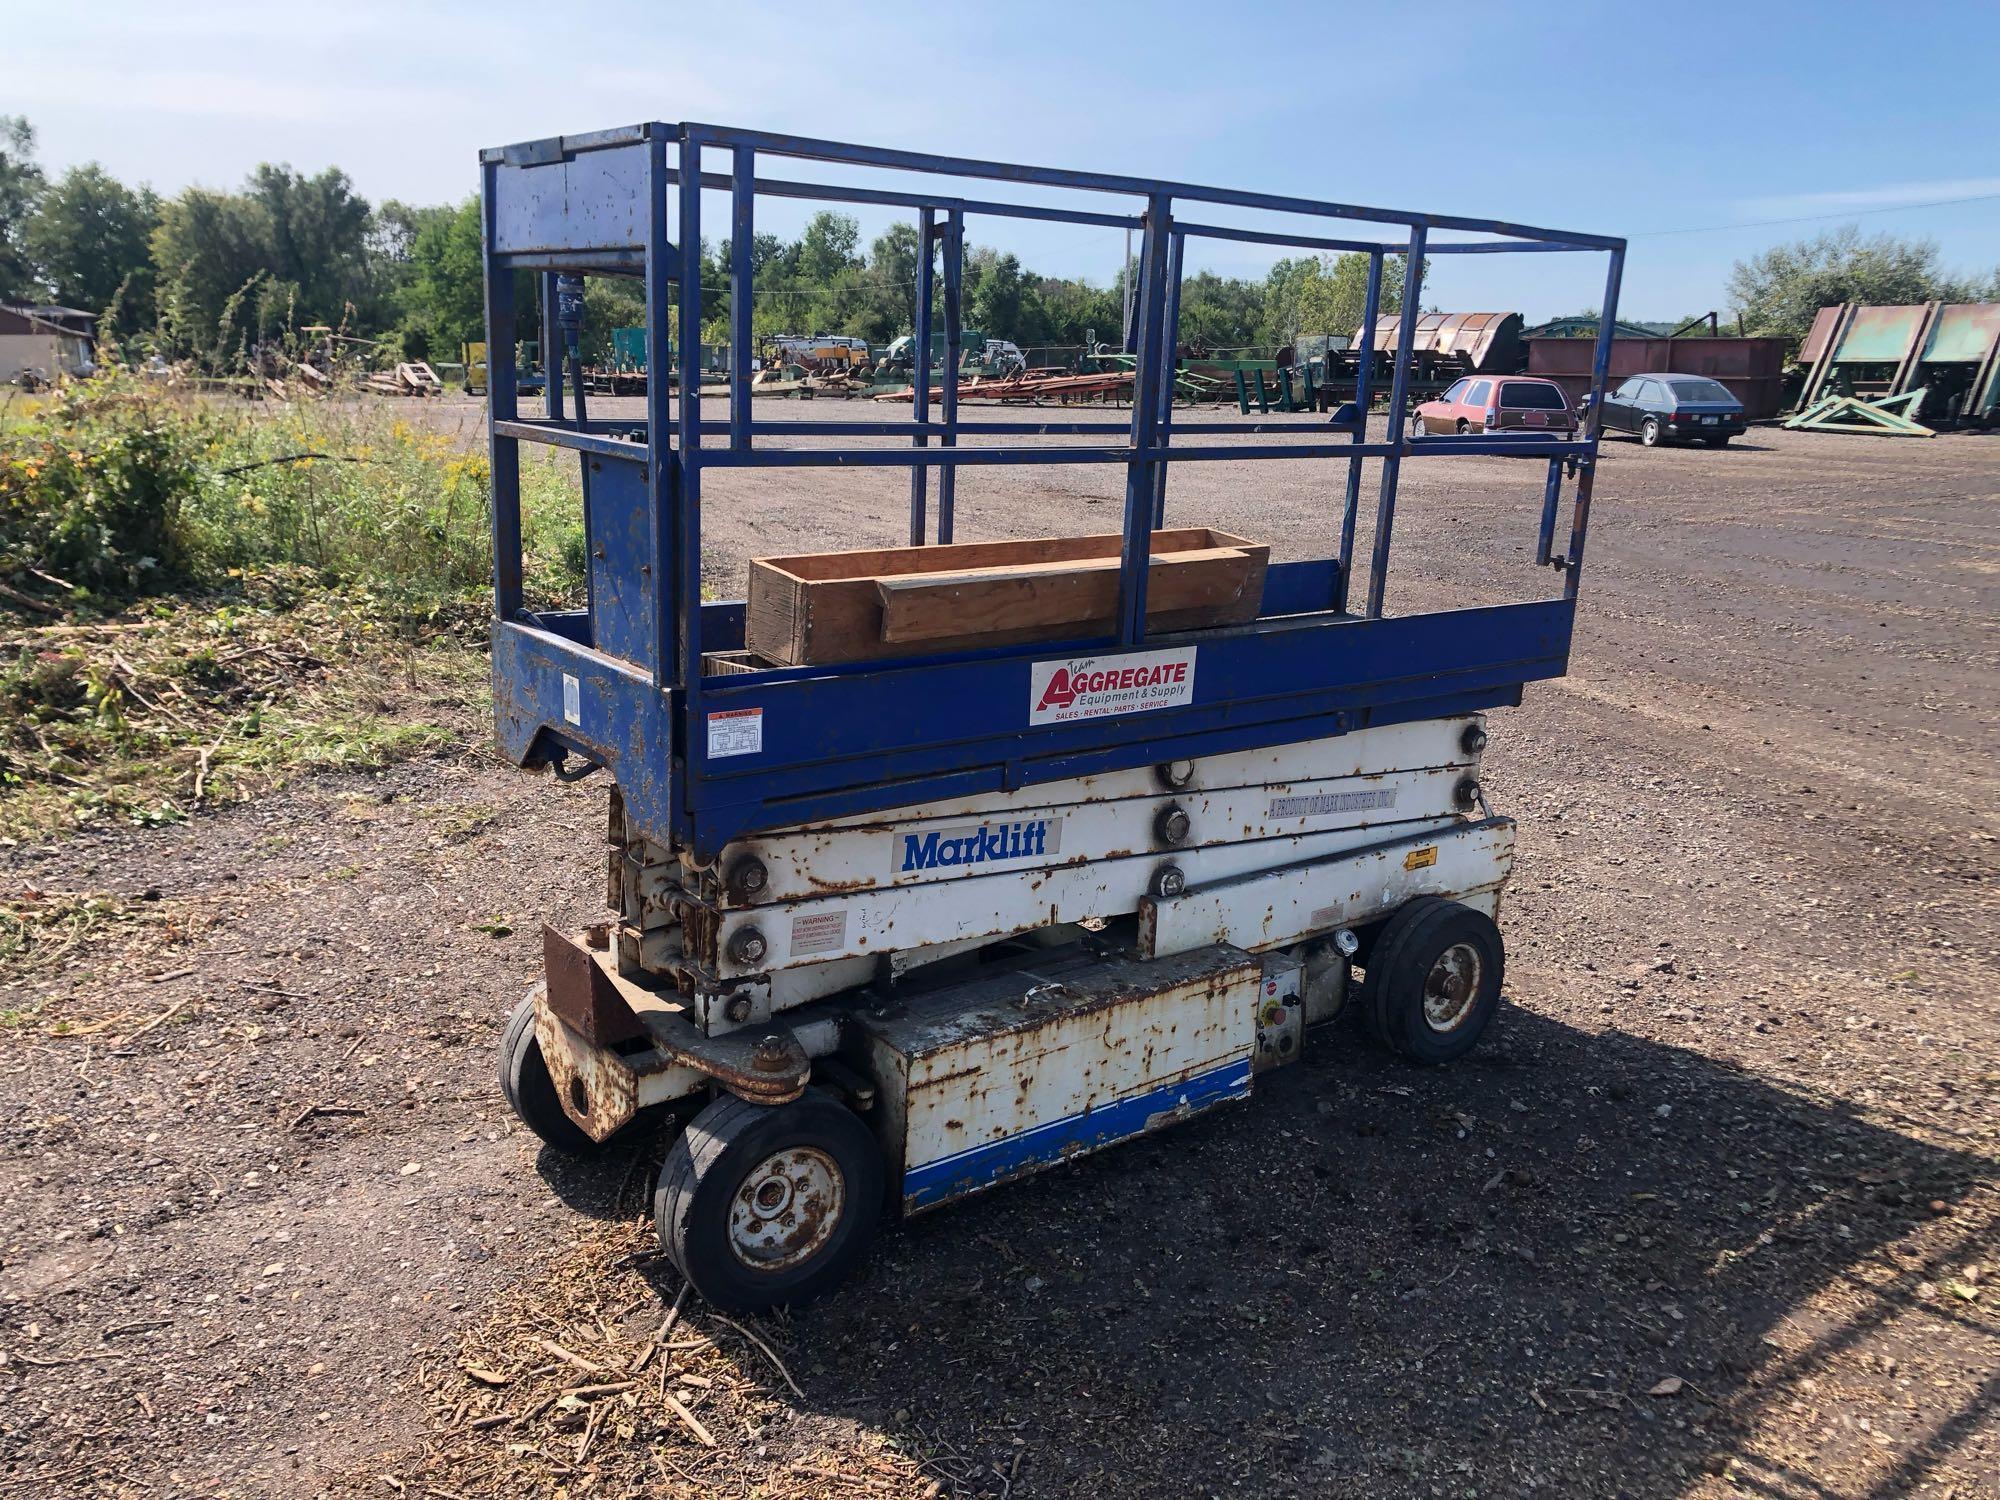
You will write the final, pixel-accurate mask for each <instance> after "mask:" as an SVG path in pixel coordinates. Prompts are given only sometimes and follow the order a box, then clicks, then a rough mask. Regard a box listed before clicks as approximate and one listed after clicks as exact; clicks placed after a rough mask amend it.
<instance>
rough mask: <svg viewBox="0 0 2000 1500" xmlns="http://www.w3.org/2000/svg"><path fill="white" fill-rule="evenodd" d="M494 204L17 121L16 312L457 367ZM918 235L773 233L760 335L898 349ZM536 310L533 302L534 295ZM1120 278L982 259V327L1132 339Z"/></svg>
mask: <svg viewBox="0 0 2000 1500" xmlns="http://www.w3.org/2000/svg"><path fill="white" fill-rule="evenodd" d="M479 230H480V223H479V203H478V199H477V197H476V196H474V197H468V198H467V199H465V200H464V201H463V202H460V203H456V204H435V205H416V204H409V203H403V202H400V201H398V200H395V199H390V200H388V201H386V202H383V203H381V204H379V205H375V204H370V203H369V202H368V201H367V200H366V199H364V198H363V197H361V196H360V195H359V194H358V193H357V192H356V191H355V189H354V184H353V183H352V182H351V181H350V180H349V178H348V177H347V175H346V173H344V172H342V171H341V170H340V169H338V168H337V167H329V168H327V169H326V170H324V171H322V172H319V173H317V174H315V175H306V174H304V173H301V172H298V171H295V170H294V169H293V168H291V167H289V166H285V165H273V164H268V163H267V164H265V165H262V166H259V167H258V168H257V169H256V170H255V171H253V172H252V173H251V174H250V176H249V178H248V179H247V180H246V181H245V182H244V183H243V185H242V186H241V187H240V188H239V189H237V190H236V191H234V192H223V191H217V190H215V189H211V188H204V187H190V188H187V189H185V190H184V191H182V192H180V193H178V194H176V195H174V196H172V197H163V196H161V195H159V194H156V193H155V192H153V191H152V189H150V188H148V187H145V186H140V187H136V188H135V187H131V186H128V185H127V184H125V183H122V182H120V181H119V180H118V179H117V178H116V177H114V176H112V175H111V174H110V173H109V172H107V171H105V170H104V169H103V168H102V167H101V166H99V165H97V164H96V163H90V164H87V165H84V166H80V167H73V168H71V169H70V170H69V171H67V172H65V173H63V174H62V175H61V176H60V177H58V178H54V179H50V178H48V177H47V176H45V174H44V173H43V172H42V170H41V168H40V167H39V166H38V165H37V163H36V160H35V137H34V131H33V128H32V127H31V126H30V124H29V123H28V122H27V121H26V120H24V119H19V118H12V117H0V301H10V302H34V301H43V300H46V301H50V302H55V303H59V304H61V305H64V306H69V307H76V308H81V309H83V310H84V311H87V312H92V313H96V314H99V315H100V318H101V322H100V325H99V327H100V333H101V335H103V336H104V337H106V338H108V339H110V340H112V341H114V342H115V343H116V344H117V345H118V346H119V347H120V348H121V349H128V350H136V351H142V352H146V353H158V354H160V355H162V356H164V357H167V358H170V359H191V360H194V361H195V362H197V363H199V364H202V365H204V366H207V367H211V368H228V367H231V366H233V365H237V364H240V363H241V362H242V361H243V360H244V359H245V358H246V357H247V356H248V355H249V354H250V353H251V352H252V351H253V350H254V349H255V348H257V347H258V346H259V345H262V344H265V343H270V342H274V341H282V340H283V339H284V338H285V337H286V336H288V335H289V334H292V333H295V332H296V331H297V330H299V329H302V328H309V327H316V326H325V327H331V328H333V329H336V330H338V331H341V332H343V333H346V334H348V335H350V336H352V337H357V338H371V339H379V340H381V341H382V343H383V345H384V346H385V347H386V348H388V349H389V350H391V351H393V352H394V353H397V354H400V355H402V356H404V357H409V358H439V359H448V358H452V357H455V352H456V350H457V348H458V346H459V345H460V344H461V343H463V342H468V341H471V340H475V339H479V338H481V337H483V336H484V290H483V286H482V281H481V269H482V268H481V261H480V236H479ZM918 253H919V252H918V232H917V227H916V225H915V224H913V223H907V222H903V223H895V224H891V225H890V226H889V227H888V228H887V229H885V230H884V231H883V232H882V233H881V234H879V235H877V236H875V238H874V239H873V240H872V241H871V242H869V243H868V244H866V245H865V246H864V245H863V244H862V242H861V236H860V230H859V226H858V225H857V224H856V222H855V220H854V219H852V218H851V217H849V216H847V215H845V214H841V213H834V212H822V213H819V214H816V215H814V216H813V218H812V219H811V220H809V221H808V222H807V224H806V225H805V228H804V230H803V231H802V232H801V233H800V234H799V236H798V237H797V238H796V239H785V238H782V237H781V236H778V235H774V234H760V235H758V236H757V237H756V241H755V243H754V245H753V246H752V248H751V266H752V281H753V285H754V288H755V290H754V293H753V295H754V297H755V299H756V305H755V307H754V308H753V309H752V313H751V326H752V328H753V330H754V331H755V333H756V334H757V335H758V336H759V337H762V336H765V335H768V334H775V333H847V334H855V335H859V336H861V337H863V338H866V339H868V340H869V341H870V342H871V343H875V342H879V343H887V342H888V341H890V340H891V339H894V338H896V337H898V336H900V335H902V334H906V333H908V332H909V331H910V327H911V321H912V303H913V300H914V291H915V285H916V279H917V260H918ZM702 259H703V274H702V282H703V293H704V295H703V311H704V320H703V323H704V327H703V336H704V339H705V340H707V341H709V342H713V343H722V342H725V341H726V340H727V337H728V326H729V295H730V294H729V270H728V268H729V260H730V245H729V243H728V241H726V240H724V241H722V242H721V243H720V244H716V245H709V244H707V243H704V246H703V257H702ZM1383 282H1384V284H1383V303H1382V306H1383V310H1384V311H1385V312H1394V311H1396V310H1397V308H1399V307H1400V305H1401V301H1400V297H1401V283H1402V266H1401V263H1400V262H1399V261H1396V260H1393V259H1392V260H1390V261H1389V262H1388V263H1387V264H1386V265H1385V268H1384V277H1383ZM1366 286H1367V258H1366V257H1365V256H1361V255H1347V256H1340V257H1337V258H1334V257H1326V258H1315V257H1310V256H1308V257H1302V258H1299V259H1286V260H1281V261H1279V262H1278V263H1277V264H1276V265H1275V266H1273V267H1272V268H1271V271H1270V272H1269V274H1268V275H1266V276H1265V277H1263V278H1262V279H1239V278H1233V277H1223V276H1218V275H1215V274H1214V273H1212V272H1207V271H1203V272H1198V273H1196V274H1194V275H1192V276H1190V277H1188V278H1187V279H1186V280H1185V282H1184V284H1183V289H1182V294H1181V323H1180V330H1181V338H1182V340H1183V342H1184V343H1186V344H1188V345H1191V346H1199V347H1206V348H1210V349H1241V348H1253V347H1255V348H1269V347H1273V346H1277V345H1281V344H1286V343H1289V342H1291V341H1292V340H1293V339H1294V338H1295V337H1296V336H1297V335H1298V334H1300V333H1302V332H1337V333H1351V332H1352V331H1353V330H1354V328H1355V326H1356V325H1357V324H1358V323H1359V322H1360V319H1361V313H1362V309H1363V299H1364V296H1365V293H1366ZM523 291H524V294H525V298H526V300H525V302H524V306H526V307H528V308H529V309H530V310H531V311H532V308H533V306H534V300H533V298H534V288H533V286H532V279H530V283H529V284H528V285H526V286H524V288H523ZM1124 295H1125V294H1124V285H1123V277H1122V275H1115V276H1113V277H1112V278H1111V281H1110V283H1109V284H1108V285H1098V284H1096V283H1093V282H1091V281H1088V280H1085V279H1082V278H1079V277H1067V276H1050V275H1044V274H1041V273H1038V272H1036V271H1034V270H1032V269H1030V268H1028V267H1026V266H1023V265H1022V263H1021V260H1020V258H1019V257H1018V256H1017V255H1014V254H1012V253H1011V252H1007V251H1001V250H996V249H994V248H992V247H990V246H980V245H974V246H969V247H968V248H967V250H966V257H965V269H964V302H963V316H964V322H965V324H966V326H968V327H971V328H977V329H980V330H981V331H983V332H986V333H990V334H992V335H994V336H996V337H1000V338H1007V339H1012V340H1013V341H1014V342H1015V343H1017V344H1020V345H1022V346H1023V347H1030V348H1032V347H1037V346H1042V347H1046V346H1063V345H1081V344H1083V343H1084V341H1085V339H1086V337H1087V336H1089V335H1090V334H1093V333H1094V334H1095V335H1096V336H1097V337H1098V338H1100V339H1105V340H1116V339H1117V338H1118V337H1119V335H1120V333H1121V330H1122V326H1123V317H1124ZM643 318H644V302H643V298H642V295H641V293H640V290H639V287H638V284H637V282H636V281H621V280H619V279H616V278H608V277H607V278H593V279H592V280H591V282H590V285H589V289H588V293H587V297H586V308H585V337H586V340H587V341H588V342H589V343H590V345H591V346H592V352H593V353H601V352H602V350H603V349H604V348H605V347H606V346H608V343H609V331H610V330H611V329H612V328H616V327H623V326H630V325H633V324H637V323H640V322H641V321H643Z"/></svg>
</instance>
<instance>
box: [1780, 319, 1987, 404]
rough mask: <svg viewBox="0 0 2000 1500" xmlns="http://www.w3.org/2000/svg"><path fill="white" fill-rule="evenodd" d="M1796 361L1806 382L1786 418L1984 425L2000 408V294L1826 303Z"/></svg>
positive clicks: (1814, 320)
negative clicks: (1878, 303) (1977, 298)
mask: <svg viewBox="0 0 2000 1500" xmlns="http://www.w3.org/2000/svg"><path fill="white" fill-rule="evenodd" d="M1799 363H1800V364H1801V365H1802V366H1804V367H1805V369H1806V381H1805V386H1804V388H1803V389H1802V390H1801V391H1800V393H1799V402H1798V412H1797V414H1796V415H1795V416H1793V417H1792V418H1791V419H1790V420H1789V421H1787V422H1786V423H1785V425H1786V426H1787V427H1792V428H1803V429H1806V430H1809V431H1817V432H1874V433H1895V434H1899V435H1903V436H1910V437H1929V436H1930V435H1931V433H1932V431H1933V428H1934V427H1935V426H1938V425H1955V424H1959V423H1966V424H1973V425H1978V426H1987V425H1990V424H1991V423H1992V422H1993V420H1994V417H1995V415H1996V413H2000V303H1996V302H1955V303H1954V302H1921V303H1914V304H1909V305H1905V306H1899V307H1867V306H1863V305H1862V304H1860V303H1856V302H1845V303H1841V304H1839V305H1838V306H1832V307H1822V308H1821V309H1820V310H1819V315H1818V316H1817V317H1815V318H1814V319H1813V326H1812V331H1811V332H1810V333H1808V334H1807V335H1806V341H1805V343H1804V345H1802V346H1801V347H1800V349H1799ZM1926 424H1931V425H1926Z"/></svg>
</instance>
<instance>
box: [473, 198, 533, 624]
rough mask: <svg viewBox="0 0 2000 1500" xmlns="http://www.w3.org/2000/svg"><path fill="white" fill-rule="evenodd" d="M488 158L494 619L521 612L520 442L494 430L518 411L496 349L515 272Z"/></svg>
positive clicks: (507, 332) (484, 212)
mask: <svg viewBox="0 0 2000 1500" xmlns="http://www.w3.org/2000/svg"><path fill="white" fill-rule="evenodd" d="M498 172H499V168H498V167H497V166H496V165H495V164H494V163H492V162H488V163H486V164H485V165H484V166H483V167H481V169H480V185H481V189H482V191H481V203H480V216H479V231H480V232H479V246H480V250H481V252H482V257H481V264H482V266H483V267H484V270H485V276H486V443H487V448H488V451H489V454H490V456H491V459H492V464H493V618H494V619H496V620H512V619H513V618H514V617H515V616H516V615H518V614H519V613H520V612H521V602H522V601H521V594H522V583H521V444H520V441H519V440H518V439H516V438H510V437H500V436H498V435H496V434H495V432H494V430H493V429H494V424H495V423H497V422H511V421H513V420H514V419H515V418H516V417H518V416H519V415H520V412H519V410H518V409H517V407H518V400H517V397H516V393H515V389H514V360H513V357H512V356H511V355H510V356H509V357H508V358H506V359H504V360H500V359H496V358H495V357H494V351H495V350H496V349H508V350H511V349H512V348H513V347H514V336H515V323H516V319H515V312H514V272H513V271H512V270H511V269H509V268H507V267H503V266H499V265H496V264H495V262H494V256H495V254H496V253H497V252H496V251H495V250H494V248H493V216H494V213H495V209H496V205H495V203H494V193H495V183H494V178H495V176H496V175H497V174H498Z"/></svg>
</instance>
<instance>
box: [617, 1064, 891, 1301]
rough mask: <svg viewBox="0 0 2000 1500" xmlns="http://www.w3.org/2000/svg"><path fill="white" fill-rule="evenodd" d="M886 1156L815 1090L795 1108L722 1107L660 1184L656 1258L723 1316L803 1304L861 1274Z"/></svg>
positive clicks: (713, 1109)
mask: <svg viewBox="0 0 2000 1500" xmlns="http://www.w3.org/2000/svg"><path fill="white" fill-rule="evenodd" d="M882 1183H883V1172H882V1154H881V1151H880V1149H879V1148H878V1147H877V1146H876V1144H875V1138H874V1136H872V1135H871V1134H869V1131H868V1127H867V1126H865V1125H863V1124H862V1123H861V1121H860V1119H858V1118H857V1117H856V1116H855V1114H854V1112H853V1111H852V1110H850V1109H848V1108H847V1107H846V1106H845V1105H844V1104H841V1103H839V1102H838V1101H836V1100H835V1099H833V1098H832V1097H830V1096H829V1095H827V1094H824V1093H821V1092H818V1091H816V1090H808V1091H807V1092H806V1094H805V1095H804V1096H803V1097H801V1098H799V1099H796V1100H794V1101H793V1102H792V1103H790V1104H776V1105H772V1104H752V1103H750V1102H748V1101H747V1100H743V1099H737V1098H733V1097H731V1098H724V1099H718V1100H717V1101H716V1102H715V1103H713V1104H711V1105H709V1106H708V1108H706V1109H704V1110H703V1111H702V1112H701V1113H700V1114H698V1115H696V1116H695V1117H694V1119H693V1121H692V1122H690V1123H689V1125H688V1128H687V1130H686V1131H685V1132H683V1133H682V1135H681V1138H680V1139H679V1140H678V1141H676V1142H675V1143H674V1149H673V1151H672V1153H671V1154H669V1156H668V1157H667V1163H666V1166H665V1167H663V1168H662V1169H661V1172H660V1187H659V1192H658V1193H657V1195H656V1196H655V1197H654V1200H653V1218H654V1222H655V1225H656V1227H657V1228H658V1230H659V1234H660V1248H661V1249H662V1250H664V1251H665V1252H666V1255H667V1258H668V1259H670V1260H671V1261H673V1263H674V1264H675V1265H676V1266H678V1267H679V1268H680V1272H681V1274H682V1275H683V1276H685V1277H686V1278H687V1279H688V1281H689V1282H690V1283H691V1284H692V1285H693V1287H694V1289H695V1290H696V1291H698V1292H700V1293H701V1294H702V1295H703V1296H704V1297H706V1298H708V1300H709V1301H710V1302H713V1303H714V1304H716V1306H718V1307H725V1308H733V1309H739V1310H743V1311H748V1312H757V1311H761V1310H762V1309H764V1308H769V1307H776V1306H779V1305H780V1304H783V1303H791V1302H804V1301H806V1300H808V1299H809V1298H812V1297H816V1296H818V1295H819V1294H820V1293H822V1292H825V1291H829V1290H831V1289H832V1288H833V1287H834V1286H836V1285H838V1284H839V1283H840V1282H841V1281H843V1280H845V1279H846V1278H847V1276H848V1275H849V1274H850V1273H851V1272H852V1271H853V1270H854V1268H855V1267H856V1266H858V1265H859V1264H860V1263H861V1260H862V1258H863V1257H864V1256H866V1255H867V1253H868V1247H869V1245H870V1244H871V1243H872V1242H873V1241H874V1238H875V1229H876V1224H877V1221H878V1219H879V1218H880V1216H881V1210H882Z"/></svg>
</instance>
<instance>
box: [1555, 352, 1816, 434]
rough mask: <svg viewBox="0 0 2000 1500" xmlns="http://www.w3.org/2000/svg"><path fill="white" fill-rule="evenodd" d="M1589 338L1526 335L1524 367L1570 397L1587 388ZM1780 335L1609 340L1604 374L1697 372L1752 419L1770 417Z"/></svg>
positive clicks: (1781, 363) (1779, 371) (1778, 394)
mask: <svg viewBox="0 0 2000 1500" xmlns="http://www.w3.org/2000/svg"><path fill="white" fill-rule="evenodd" d="M1594 347H1595V346H1594V341H1593V340H1591V339H1564V338H1531V339H1529V340H1528V373H1529V374H1530V375H1539V376H1542V377H1543V378H1544V379H1547V380H1553V381H1554V382H1555V383H1556V384H1557V385H1559V386H1561V387H1562V388H1563V391H1564V392H1565V394H1567V395H1568V396H1569V398H1570V400H1572V401H1576V400H1578V399H1580V398H1581V397H1582V396H1583V395H1584V394H1585V393H1586V392H1588V391H1589V389H1590V367H1591V359H1592V355H1593V352H1594ZM1786 347H1787V344H1786V340H1784V339H1781V338H1764V337H1747V338H1734V337H1724V338H1712V339H1711V338H1687V339H1665V338H1660V339H1634V338H1621V339H1613V340H1612V341H1611V373H1610V380H1611V382H1612V383H1613V384H1614V385H1615V384H1616V383H1617V382H1618V381H1621V380H1624V379H1626V378H1627V377H1629V376H1633V375H1703V376H1706V377H1707V378H1708V379H1710V380H1714V381H1717V382H1719V383H1720V384H1721V385H1723V386H1725V387H1727V389H1728V391H1729V394H1730V395H1732V396H1734V397H1735V398H1736V399H1737V400H1738V401H1741V402H1742V403H1743V413H1744V415H1745V416H1746V417H1748V418H1749V419H1750V420H1751V421H1753V422H1761V421H1766V420H1768V419H1769V418H1771V417H1775V416H1776V415H1777V414H1778V412H1779V410H1780V409H1781V408H1782V407H1783V404H1784V395H1785V351H1786Z"/></svg>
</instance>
